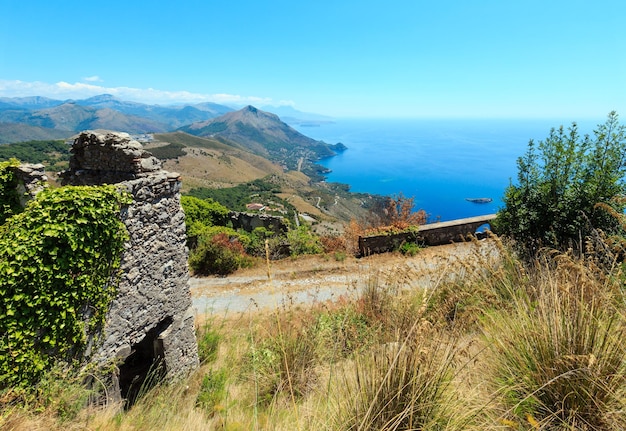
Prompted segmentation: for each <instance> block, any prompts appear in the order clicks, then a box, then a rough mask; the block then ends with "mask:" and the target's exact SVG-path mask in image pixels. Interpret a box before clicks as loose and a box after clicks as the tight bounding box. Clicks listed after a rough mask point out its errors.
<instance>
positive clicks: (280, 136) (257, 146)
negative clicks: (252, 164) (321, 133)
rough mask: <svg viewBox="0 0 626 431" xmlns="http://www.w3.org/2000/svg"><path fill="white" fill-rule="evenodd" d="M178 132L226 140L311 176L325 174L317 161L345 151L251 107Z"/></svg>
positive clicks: (272, 115)
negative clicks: (308, 135)
mask: <svg viewBox="0 0 626 431" xmlns="http://www.w3.org/2000/svg"><path fill="white" fill-rule="evenodd" d="M180 130H181V131H184V132H187V133H189V134H192V135H196V136H204V137H219V138H223V139H227V140H228V141H231V142H235V143H237V144H239V145H240V146H241V147H243V148H246V149H248V150H249V151H251V152H253V153H254V154H258V155H260V156H263V157H266V158H268V159H270V160H272V161H275V162H279V163H281V164H283V165H284V166H285V167H286V168H288V169H291V170H301V171H303V172H305V173H306V174H307V175H310V176H311V175H314V176H315V174H319V173H321V172H324V168H322V167H321V166H318V165H316V164H315V162H316V161H317V160H319V159H321V158H324V157H330V156H333V155H335V154H336V151H337V150H342V149H344V147H341V148H339V147H336V146H333V145H329V144H327V143H325V142H323V141H316V140H314V139H311V138H309V137H307V136H304V135H303V134H302V133H300V132H298V131H297V130H295V129H293V128H292V127H290V126H289V125H287V124H286V123H284V122H282V121H281V120H280V118H279V117H278V116H277V115H275V114H272V113H269V112H265V111H261V110H259V109H257V108H255V107H254V106H246V107H245V108H243V109H241V110H239V111H235V112H229V113H227V114H224V115H222V116H221V117H217V118H214V119H211V120H207V121H201V122H197V123H193V124H191V125H189V126H185V127H182V128H181V129H180Z"/></svg>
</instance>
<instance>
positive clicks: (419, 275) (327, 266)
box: [190, 240, 496, 314]
mask: <svg viewBox="0 0 626 431" xmlns="http://www.w3.org/2000/svg"><path fill="white" fill-rule="evenodd" d="M495 251H496V247H495V246H494V244H493V243H492V242H490V241H488V240H487V241H481V242H480V245H477V244H475V243H471V242H469V243H457V244H450V245H445V246H440V247H429V248H426V249H424V250H422V251H421V252H420V253H418V254H417V255H416V256H414V257H405V256H402V255H399V254H395V253H393V254H383V255H375V256H370V257H366V258H362V259H352V258H351V259H346V260H345V261H343V262H337V261H335V260H334V259H324V258H322V257H319V256H311V257H302V258H300V259H285V260H282V261H279V262H273V263H272V266H271V268H270V274H271V277H268V274H267V272H268V271H267V268H254V269H248V270H240V271H238V272H236V273H235V274H233V275H231V276H228V277H202V278H199V277H192V278H191V280H190V284H191V293H192V298H193V306H194V308H195V310H196V313H197V314H208V313H210V314H228V313H233V312H237V313H239V312H246V311H259V310H264V309H270V308H273V307H281V306H283V305H294V304H312V303H315V302H324V301H328V300H337V299H339V298H340V297H341V296H345V295H348V296H351V295H357V294H358V292H359V291H360V289H361V288H362V287H363V286H365V285H366V283H367V282H368V280H372V279H373V278H377V279H378V280H379V281H383V282H392V281H393V282H396V283H398V282H399V283H402V286H404V287H408V288H414V287H429V286H434V285H436V283H437V279H438V278H440V277H445V276H449V274H450V273H452V269H453V266H454V267H455V268H456V269H455V270H454V271H458V268H459V266H458V262H459V261H471V260H473V259H478V256H485V255H494V254H495ZM455 262H457V265H454V264H455Z"/></svg>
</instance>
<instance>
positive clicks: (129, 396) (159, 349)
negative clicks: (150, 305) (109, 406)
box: [119, 317, 173, 408]
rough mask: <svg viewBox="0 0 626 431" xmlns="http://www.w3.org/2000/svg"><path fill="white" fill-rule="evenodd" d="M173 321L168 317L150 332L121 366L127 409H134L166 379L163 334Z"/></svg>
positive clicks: (120, 379)
mask: <svg viewBox="0 0 626 431" xmlns="http://www.w3.org/2000/svg"><path fill="white" fill-rule="evenodd" d="M172 321H173V319H172V318H171V317H167V318H165V319H164V320H162V321H161V322H159V324H158V325H157V326H155V327H154V328H152V329H151V330H150V331H148V333H147V334H146V336H145V337H144V338H143V339H142V340H141V341H140V342H139V343H137V344H135V345H133V346H132V353H131V354H130V355H129V356H128V357H127V358H126V359H125V360H124V363H123V364H122V365H121V366H120V375H119V385H120V394H121V395H122V399H124V400H125V407H126V408H130V407H132V406H133V404H135V402H136V401H137V399H138V398H139V397H140V396H141V395H143V394H144V393H146V392H147V391H148V390H149V389H150V388H152V387H153V386H155V385H156V384H157V383H159V382H160V381H161V380H163V377H165V373H166V371H167V368H166V365H167V364H166V363H165V359H164V358H165V351H164V347H163V339H162V338H161V334H162V333H163V332H164V331H165V330H167V328H168V327H169V326H170V325H171V324H172Z"/></svg>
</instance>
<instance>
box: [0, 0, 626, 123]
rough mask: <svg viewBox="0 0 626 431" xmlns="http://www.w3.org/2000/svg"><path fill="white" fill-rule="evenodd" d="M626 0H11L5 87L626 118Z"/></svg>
mask: <svg viewBox="0 0 626 431" xmlns="http://www.w3.org/2000/svg"><path fill="white" fill-rule="evenodd" d="M625 20H626V2H624V1H623V0H612V1H609V0H594V1H593V2H592V1H578V0H567V1H561V0H540V1H535V0H525V1H517V0H498V1H494V0H483V1H480V0H454V1H453V0H439V1H434V0H433V1H421V0H398V1H393V0H391V1H389V0H388V1H386V2H381V1H372V0H343V1H342V0H315V1H297V0H289V1H283V0H266V1H258V0H256V1H248V0H245V1H244V0H242V1H237V0H223V1H217V0H214V1H210V0H202V1H187V0H178V1H171V0H167V1H161V0H151V1H148V0H126V1H118V0H107V1H100V0H92V1H84V0H83V1H80V2H78V1H73V0H71V1H68V0H65V1H51V0H35V1H32V0H0V96H6V97H14V96H31V95H41V96H47V97H52V98H59V99H65V98H84V97H89V96H92V95H96V94H101V93H111V94H114V95H115V96H117V97H119V98H121V99H125V100H135V101H140V102H147V103H161V104H167V103H174V102H202V101H213V102H217V103H222V104H229V105H244V104H253V105H256V106H259V107H263V106H267V105H291V106H293V107H294V108H296V109H299V110H301V111H306V112H316V113H320V114H326V115H331V116H335V117H470V118H471V117H487V118H488V117H511V118H514V117H549V118H563V119H567V120H571V121H576V120H581V119H585V118H604V117H605V116H606V114H607V113H608V112H609V111H611V110H617V111H618V113H620V114H622V116H623V115H626V25H625V24H624V21H625Z"/></svg>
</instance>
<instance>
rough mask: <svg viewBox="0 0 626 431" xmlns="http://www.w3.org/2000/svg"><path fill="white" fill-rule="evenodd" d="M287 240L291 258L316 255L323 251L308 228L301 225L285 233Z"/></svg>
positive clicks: (317, 239)
mask: <svg viewBox="0 0 626 431" xmlns="http://www.w3.org/2000/svg"><path fill="white" fill-rule="evenodd" d="M287 240H288V242H289V247H290V250H291V254H292V256H298V255H301V254H318V253H321V252H322V251H323V248H322V244H321V243H320V240H319V237H318V236H317V235H315V234H314V233H313V232H311V229H310V228H309V227H308V226H305V225H301V226H298V227H297V228H296V229H292V230H290V231H289V232H287Z"/></svg>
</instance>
